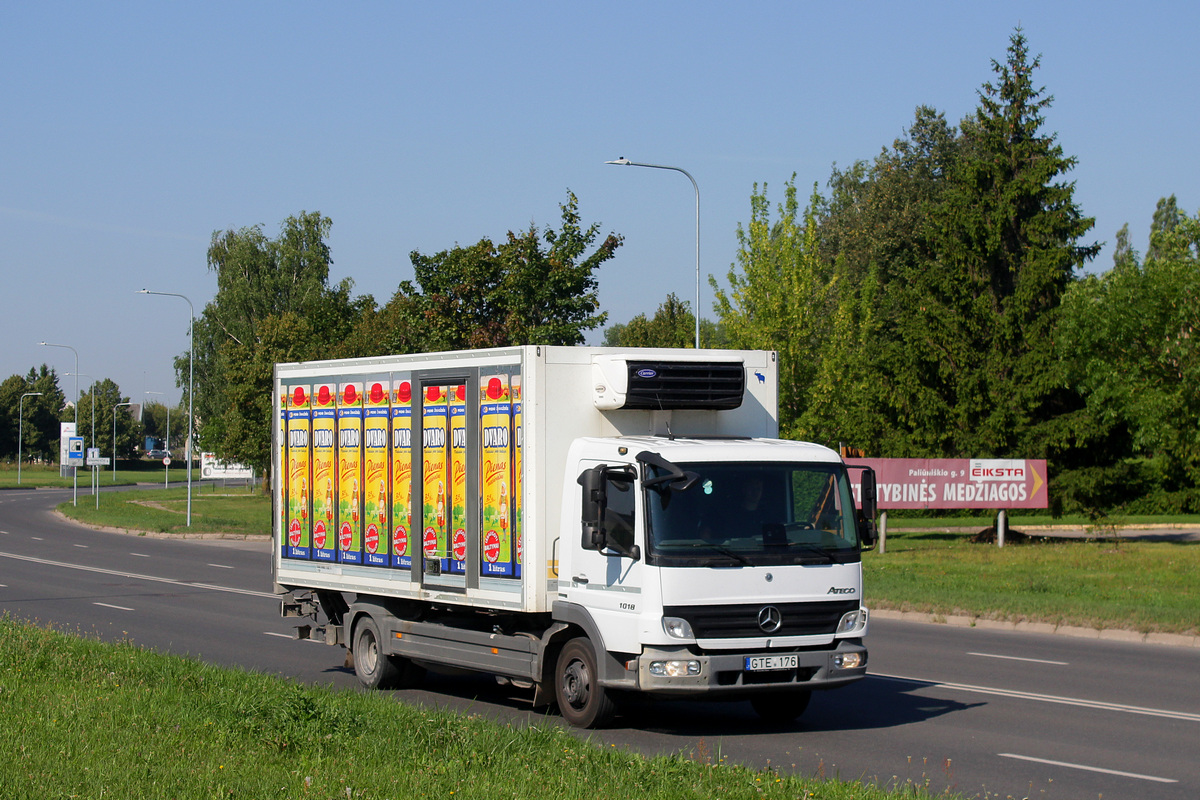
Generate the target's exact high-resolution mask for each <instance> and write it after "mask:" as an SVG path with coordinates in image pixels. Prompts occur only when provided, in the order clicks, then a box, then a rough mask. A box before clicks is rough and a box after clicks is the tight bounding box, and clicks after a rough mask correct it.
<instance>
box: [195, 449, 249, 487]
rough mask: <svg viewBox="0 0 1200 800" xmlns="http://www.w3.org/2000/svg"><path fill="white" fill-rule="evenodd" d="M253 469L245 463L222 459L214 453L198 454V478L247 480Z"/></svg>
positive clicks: (203, 479)
mask: <svg viewBox="0 0 1200 800" xmlns="http://www.w3.org/2000/svg"><path fill="white" fill-rule="evenodd" d="M253 477H254V470H252V469H250V467H247V466H246V465H245V464H235V463H233V462H230V461H222V460H221V459H219V458H217V455H216V453H201V454H200V480H202V481H208V480H249V479H250V478H253Z"/></svg>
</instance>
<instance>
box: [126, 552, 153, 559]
mask: <svg viewBox="0 0 1200 800" xmlns="http://www.w3.org/2000/svg"><path fill="white" fill-rule="evenodd" d="M129 555H131V556H135V557H136V558H149V557H150V556H148V555H146V554H145V553H130V554H129Z"/></svg>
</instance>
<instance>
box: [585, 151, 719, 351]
mask: <svg viewBox="0 0 1200 800" xmlns="http://www.w3.org/2000/svg"><path fill="white" fill-rule="evenodd" d="M604 163H605V164H615V165H617V166H622V167H647V168H648V169H667V170H672V171H674V172H682V173H683V174H684V175H686V176H687V179H688V180H689V181H691V182H692V189H694V190H695V192H696V307H695V308H694V309H693V312H694V314H693V316H694V317H695V318H696V349H697V350H699V349H700V185H699V184H698V183H696V179H695V178H693V177H692V173H690V172H688V171H687V170H686V169H684V168H683V167H671V166H668V165H666V164H643V163H642V162H640V161H630V160H629V159H628V158H625V157H621V158H618V159H617V160H615V161H605V162H604Z"/></svg>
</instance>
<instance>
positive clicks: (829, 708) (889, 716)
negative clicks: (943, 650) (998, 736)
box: [615, 676, 984, 737]
mask: <svg viewBox="0 0 1200 800" xmlns="http://www.w3.org/2000/svg"><path fill="white" fill-rule="evenodd" d="M932 685H933V684H929V683H925V682H923V681H908V680H895V679H884V678H875V677H872V676H867V678H865V679H864V680H862V681H859V682H858V683H855V684H853V685H851V686H847V687H844V688H841V689H836V690H833V691H828V692H814V693H813V698H812V703H811V704H810V705H809V707H808V710H807V711H805V712H804V714H803V715H802V716H801V717H799V718H797V719H796V720H794V721H792V722H789V723H784V724H775V725H770V726H766V727H764V726H765V723H764V722H763V721H762V720H761V719H760V718H759V717H758V715H757V714H755V712H754V711H753V709H751V708H750V704H749V703H748V702H744V701H742V702H716V701H714V702H710V703H707V702H681V701H649V702H644V701H642V700H640V699H634V700H632V701H631V702H630V703H628V704H627V705H626V707H624V708H623V709H622V710H623V712H624V713H622V715H621V716H620V717H618V718H617V720H616V725H615V727H628V728H637V729H639V730H644V731H649V732H656V733H671V734H687V735H689V736H718V735H719V736H724V737H729V736H737V735H760V734H762V733H764V732H767V731H768V730H769V731H771V732H781V731H795V732H797V733H806V732H811V733H819V732H823V731H852V730H871V729H877V728H894V727H898V726H902V725H911V724H914V723H918V722H924V721H925V720H929V719H933V718H935V717H940V716H943V715H945V714H951V713H954V712H957V711H966V710H968V709H971V708H976V707H979V706H982V705H984V703H962V702H959V701H957V700H950V699H947V698H945V697H936V696H931V695H930V693H927V692H922V691H921V690H923V689H926V688H928V687H929V686H932Z"/></svg>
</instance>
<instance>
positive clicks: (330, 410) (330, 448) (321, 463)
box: [312, 383, 337, 561]
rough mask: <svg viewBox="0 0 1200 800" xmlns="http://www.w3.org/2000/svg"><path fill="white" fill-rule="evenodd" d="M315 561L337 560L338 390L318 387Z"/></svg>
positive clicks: (330, 386) (315, 388)
mask: <svg viewBox="0 0 1200 800" xmlns="http://www.w3.org/2000/svg"><path fill="white" fill-rule="evenodd" d="M312 391H313V393H312V478H313V498H312V500H313V523H312V536H313V555H312V557H313V560H314V561H336V560H337V536H336V531H337V522H336V520H335V519H334V514H335V512H336V510H337V500H336V498H337V493H336V491H335V490H336V486H335V485H334V482H335V481H336V480H337V475H336V474H335V470H334V467H335V462H336V459H337V447H336V445H337V397H336V395H337V387H336V385H334V384H332V383H316V384H313V389H312Z"/></svg>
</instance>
